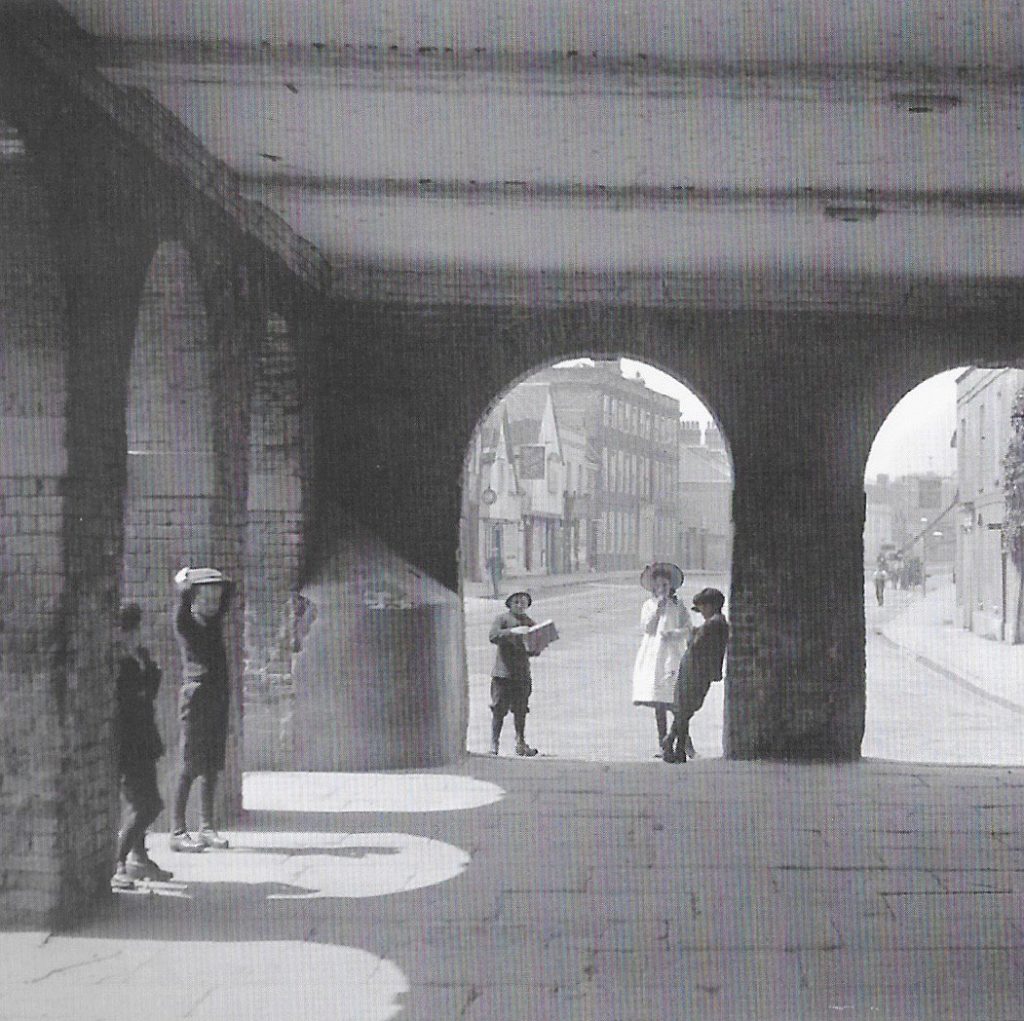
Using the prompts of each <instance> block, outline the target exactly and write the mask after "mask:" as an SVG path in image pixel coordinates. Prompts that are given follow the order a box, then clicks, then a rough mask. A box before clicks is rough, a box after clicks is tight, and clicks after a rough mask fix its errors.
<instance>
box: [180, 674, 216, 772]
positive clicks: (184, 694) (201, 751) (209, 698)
mask: <svg viewBox="0 0 1024 1021" xmlns="http://www.w3.org/2000/svg"><path fill="white" fill-rule="evenodd" d="M178 715H179V719H180V720H181V740H180V743H179V748H180V752H181V768H182V769H183V770H184V771H185V772H187V773H190V774H191V775H192V776H202V775H204V774H207V775H208V774H211V773H219V772H221V770H223V769H224V755H225V748H226V745H227V736H228V696H227V689H226V688H222V687H220V686H218V685H209V684H202V683H199V682H195V681H187V682H186V683H184V684H183V685H182V686H181V692H180V695H179V699H178Z"/></svg>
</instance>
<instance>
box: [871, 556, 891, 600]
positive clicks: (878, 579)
mask: <svg viewBox="0 0 1024 1021" xmlns="http://www.w3.org/2000/svg"><path fill="white" fill-rule="evenodd" d="M888 580H889V576H888V574H886V572H885V568H884V567H882V565H881V564H879V565H878V567H876V568H875V574H874V582H875V599H876V600H877V601H878V605H879V606H884V605H885V583H886V582H887V581H888Z"/></svg>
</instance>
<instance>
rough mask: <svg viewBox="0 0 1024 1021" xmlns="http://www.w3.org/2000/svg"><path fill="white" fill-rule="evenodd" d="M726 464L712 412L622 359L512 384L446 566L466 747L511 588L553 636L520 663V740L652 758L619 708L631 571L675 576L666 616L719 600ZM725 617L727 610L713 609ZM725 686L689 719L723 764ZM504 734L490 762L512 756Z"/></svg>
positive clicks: (631, 644)
mask: <svg viewBox="0 0 1024 1021" xmlns="http://www.w3.org/2000/svg"><path fill="white" fill-rule="evenodd" d="M731 501H732V461H731V457H730V454H729V451H728V448H727V445H726V442H725V439H724V437H723V436H722V433H721V431H720V430H719V428H718V426H717V424H716V422H715V419H714V417H713V415H712V413H711V412H710V411H709V410H708V408H707V407H706V406H705V405H704V404H703V403H702V402H701V401H700V399H699V398H698V397H697V396H696V395H695V394H693V393H692V392H691V391H690V390H688V389H687V388H686V387H685V386H684V385H683V384H682V383H680V382H679V381H678V380H676V379H675V378H673V377H671V376H668V375H667V374H665V373H663V372H661V371H660V370H658V369H656V368H654V367H653V366H650V365H646V364H642V363H638V362H631V361H628V360H626V359H621V360H618V359H612V360H608V359H602V360H597V361H594V360H591V359H579V360H576V361H573V362H561V363H558V364H557V365H553V366H551V367H548V368H545V369H542V370H540V371H539V372H536V373H533V374H531V375H529V376H527V377H524V378H522V379H520V380H519V381H518V382H517V383H516V384H515V385H514V386H513V387H511V388H510V389H509V390H508V391H507V392H506V393H505V394H504V395H503V396H502V397H501V398H500V399H499V400H498V401H497V402H496V403H495V404H494V405H493V406H492V407H491V408H490V410H489V411H488V413H487V415H486V416H485V417H484V419H483V420H482V421H481V422H480V423H479V425H478V427H477V429H476V430H475V432H474V434H473V437H472V441H471V444H470V449H469V451H468V453H467V457H466V462H465V468H464V472H463V496H462V533H461V542H460V551H461V552H460V561H461V572H462V591H463V598H464V608H465V623H466V648H467V657H468V674H469V726H468V734H467V750H468V751H469V752H471V753H485V752H487V751H489V749H490V746H491V729H490V727H491V718H492V714H491V699H492V692H491V673H492V665H493V663H494V660H495V645H494V644H492V643H491V642H490V639H489V634H490V628H491V625H492V623H493V621H494V620H495V618H496V617H497V616H498V615H500V614H501V613H503V612H504V611H505V605H504V601H505V599H506V597H507V596H509V595H510V594H511V593H512V592H514V591H516V590H526V591H529V592H530V595H531V597H532V598H533V603H532V605H531V607H530V608H529V612H530V616H531V617H532V618H533V619H534V620H535V621H537V622H541V621H544V620H547V619H551V620H553V621H554V623H555V626H556V628H557V630H558V632H559V635H560V638H559V640H558V641H557V642H556V643H554V644H553V645H551V646H550V647H549V648H548V649H546V650H545V651H544V653H543V655H542V656H541V657H540V658H537V659H535V660H534V661H533V667H532V673H533V677H534V681H533V690H532V693H531V695H530V703H529V715H528V720H529V723H528V732H529V743H530V744H532V745H535V746H536V747H538V748H539V749H540V751H541V752H542V753H543V754H545V755H552V756H558V757H563V758H570V759H584V760H605V761H630V760H632V761H641V760H650V759H651V758H652V756H653V753H654V752H655V751H656V750H657V731H656V727H655V719H654V714H653V713H652V712H651V710H650V709H649V708H646V707H637V708H634V706H633V691H632V686H631V681H632V674H633V666H634V660H635V658H636V655H637V650H638V646H639V642H640V638H641V631H640V626H639V615H640V610H641V606H642V604H643V602H644V599H645V597H646V596H647V593H645V591H644V590H643V589H642V588H641V586H640V584H639V575H640V571H641V570H642V569H643V567H644V566H645V565H646V564H649V563H651V562H653V561H669V562H671V563H675V564H677V565H679V566H680V567H681V568H682V569H683V571H684V572H685V580H684V582H683V584H682V586H681V587H680V589H679V592H678V596H679V599H680V606H681V607H682V610H683V613H684V614H685V616H686V618H687V620H688V622H689V623H692V625H693V626H696V625H697V624H698V623H700V617H699V615H698V614H693V613H691V612H690V605H691V603H690V601H691V600H692V597H693V596H694V595H695V594H696V592H697V591H698V590H700V589H703V588H705V587H713V588H717V589H720V590H721V591H722V592H723V593H724V594H725V596H726V598H727V599H728V595H729V579H730V568H731V545H732V522H731ZM725 611H726V614H728V604H726V607H725ZM723 700H724V684H716V685H713V686H712V688H711V690H710V691H709V692H708V694H707V697H706V699H705V702H704V705H703V707H702V708H701V709H700V711H699V712H698V713H697V714H696V715H695V716H694V717H693V720H692V722H691V737H692V740H693V744H694V746H695V748H696V750H697V752H698V754H699V755H704V756H718V755H721V753H722V713H723ZM512 731H513V724H512V721H511V720H509V721H508V722H506V724H505V727H504V729H503V731H502V733H503V735H506V734H507V736H503V738H502V745H501V747H502V749H503V751H502V753H503V754H505V753H508V752H509V750H510V749H512V748H513V747H514V739H513V736H512Z"/></svg>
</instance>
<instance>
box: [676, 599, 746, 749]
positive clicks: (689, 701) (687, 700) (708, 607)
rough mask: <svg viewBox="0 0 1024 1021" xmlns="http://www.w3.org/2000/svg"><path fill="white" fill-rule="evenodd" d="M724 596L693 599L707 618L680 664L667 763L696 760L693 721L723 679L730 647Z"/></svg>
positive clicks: (695, 633) (696, 631) (697, 610)
mask: <svg viewBox="0 0 1024 1021" xmlns="http://www.w3.org/2000/svg"><path fill="white" fill-rule="evenodd" d="M724 605H725V596H724V595H722V593H721V592H719V591H718V589H716V588H705V589H701V591H700V592H698V593H697V594H696V595H695V596H694V597H693V609H694V610H695V611H696V612H697V613H699V614H700V615H701V616H702V617H703V618H704V623H703V624H701V625H700V627H698V628H697V629H696V630H695V631H694V632H693V637H692V638H691V639H690V645H689V647H688V648H687V650H686V654H685V655H684V656H683V660H682V662H681V663H680V664H679V674H678V679H677V681H676V688H675V695H674V701H675V708H676V713H675V719H674V720H673V722H672V729H671V730H670V731H669V733H668V736H667V737H666V738H665V740H664V741H663V742H662V752H663V754H664V758H665V761H666V762H685V761H686V758H687V756H688V755H689V756H690V757H691V758H693V757H694V753H693V751H692V748H693V746H692V745H691V744H690V720H691V719H692V718H693V714H694V713H696V712H697V710H698V709H700V707H701V706H702V705H703V704H704V699H705V698H706V697H707V693H708V689H709V688H710V687H711V685H712V684H714V682H715V681H720V680H721V679H722V661H723V660H724V659H725V650H726V646H727V645H728V644H729V622H728V621H727V620H726V619H725V617H724V615H723V614H722V607H723V606H724Z"/></svg>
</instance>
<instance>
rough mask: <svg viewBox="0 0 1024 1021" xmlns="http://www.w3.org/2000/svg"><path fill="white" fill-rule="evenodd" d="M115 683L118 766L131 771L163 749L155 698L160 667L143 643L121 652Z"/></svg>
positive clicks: (123, 770)
mask: <svg viewBox="0 0 1024 1021" xmlns="http://www.w3.org/2000/svg"><path fill="white" fill-rule="evenodd" d="M116 684H117V713H116V716H115V719H114V728H115V738H116V741H117V747H118V760H117V761H118V768H119V770H120V772H122V773H130V772H132V771H133V770H134V769H135V768H136V767H138V766H139V765H142V764H145V763H149V762H153V761H154V760H155V759H158V758H160V756H161V755H163V753H164V743H163V741H161V740H160V731H159V730H158V729H157V726H156V719H155V718H154V712H153V699H154V698H156V693H157V691H158V690H159V689H160V668H159V667H158V666H157V665H156V663H154V662H153V658H152V656H150V654H149V652H148V651H147V650H146V649H144V648H143V647H142V646H141V645H139V646H136V647H134V648H124V649H122V651H121V654H120V655H119V656H118V661H117V682H116Z"/></svg>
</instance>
